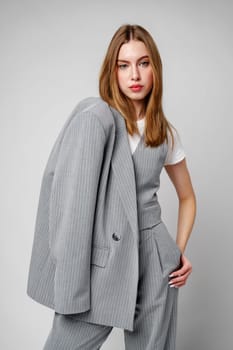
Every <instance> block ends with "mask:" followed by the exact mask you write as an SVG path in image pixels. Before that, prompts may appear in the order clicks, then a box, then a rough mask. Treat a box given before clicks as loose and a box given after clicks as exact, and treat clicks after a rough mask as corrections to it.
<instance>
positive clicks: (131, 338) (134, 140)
mask: <svg viewBox="0 0 233 350" xmlns="http://www.w3.org/2000/svg"><path fill="white" fill-rule="evenodd" d="M99 91H100V97H96V98H87V99H85V100H83V101H81V102H80V103H79V104H78V105H77V106H76V108H75V109H74V110H73V112H72V113H71V115H70V117H69V118H68V120H67V122H66V123H65V125H64V127H63V129H62V131H61V132H60V134H59V136H58V138H57V140H56V142H55V145H54V147H53V149H52V151H51V154H50V157H49V159H48V162H47V165H46V169H45V172H44V176H43V181H42V186H41V193H40V200H39V207H38V213H37V220H36V227H35V237H34V242H33V250H32V257H31V264H30V271H29V280H28V289H27V293H28V295H29V296H30V297H32V298H33V299H34V300H36V301H38V302H40V303H41V304H44V305H46V306H48V307H50V308H52V309H53V310H54V320H53V325H52V329H51V331H50V333H49V336H48V339H47V341H46V344H45V346H44V349H45V350H55V349H56V350H77V349H85V350H93V349H100V347H101V345H102V344H103V343H104V341H105V340H106V338H107V337H108V335H109V334H110V333H111V330H112V328H113V327H120V328H122V329H124V339H125V348H126V349H127V350H154V349H157V350H174V349H175V341H176V322H177V297H178V289H179V288H180V287H181V286H184V285H185V283H186V281H187V279H188V276H189V275H190V273H191V271H192V266H191V263H190V262H189V260H188V259H187V257H186V256H185V255H184V251H185V248H186V245H187V242H188V239H189V236H190V234H191V230H192V227H193V223H194V218H195V211H196V204H195V195H194V191H193V188H192V184H191V180H190V175H189V172H188V169H187V165H186V160H185V154H184V150H183V147H182V144H181V142H180V138H179V136H178V133H177V131H176V130H175V128H174V127H172V126H171V124H170V123H169V122H168V121H167V119H166V117H165V115H164V113H163V109H162V63H161V59H160V55H159V52H158V49H157V47H156V44H155V42H154V40H153V39H152V37H151V35H150V34H149V33H148V32H147V31H146V30H145V29H144V28H142V27H141V26H138V25H123V26H121V27H120V28H119V29H118V30H117V31H116V33H115V34H114V36H113V38H112V40H111V42H110V44H109V47H108V50H107V53H106V57H105V59H104V62H103V65H102V69H101V73H100V84H99ZM163 167H165V169H166V171H167V173H168V175H169V177H170V179H171V181H172V183H173V185H174V186H175V189H176V192H177V195H178V199H179V214H178V225H177V238H176V242H175V240H173V238H172V237H171V235H170V234H169V232H168V230H167V228H166V226H165V224H164V222H163V221H162V219H161V208H160V205H159V202H158V199H157V191H158V188H159V177H160V173H161V171H162V169H163Z"/></svg>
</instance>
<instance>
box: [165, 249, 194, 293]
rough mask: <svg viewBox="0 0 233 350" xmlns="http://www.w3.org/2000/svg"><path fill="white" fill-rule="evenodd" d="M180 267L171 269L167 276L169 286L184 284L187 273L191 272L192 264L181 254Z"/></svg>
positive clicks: (176, 286)
mask: <svg viewBox="0 0 233 350" xmlns="http://www.w3.org/2000/svg"><path fill="white" fill-rule="evenodd" d="M181 262H182V267H181V268H180V269H178V270H176V271H173V272H172V273H171V274H170V275H169V277H170V280H169V282H168V284H169V286H170V287H171V288H174V287H175V288H179V287H182V286H184V285H185V284H186V282H187V279H188V277H189V275H190V274H191V272H192V265H191V263H190V261H189V260H188V259H187V258H186V257H185V256H184V255H182V256H181Z"/></svg>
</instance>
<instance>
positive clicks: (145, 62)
mask: <svg viewBox="0 0 233 350" xmlns="http://www.w3.org/2000/svg"><path fill="white" fill-rule="evenodd" d="M140 65H141V66H142V67H147V66H148V65H149V61H142V62H140Z"/></svg>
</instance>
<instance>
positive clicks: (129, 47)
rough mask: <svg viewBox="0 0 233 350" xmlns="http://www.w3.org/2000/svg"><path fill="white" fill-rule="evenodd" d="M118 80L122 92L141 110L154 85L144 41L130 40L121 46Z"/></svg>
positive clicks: (118, 59)
mask: <svg viewBox="0 0 233 350" xmlns="http://www.w3.org/2000/svg"><path fill="white" fill-rule="evenodd" d="M117 80H118V86H119V89H120V90H121V92H122V93H123V94H124V95H126V96H127V97H128V98H130V99H131V100H132V102H133V104H134V106H135V108H136V111H137V112H139V111H140V109H141V107H142V105H143V102H144V99H145V97H146V96H147V95H148V93H149V92H150V91H151V89H152V86H153V72H152V68H151V65H150V62H149V55H148V51H147V48H146V46H145V44H144V43H143V42H142V41H138V40H130V41H129V42H128V43H125V44H123V45H122V46H121V48H120V51H119V54H118V58H117Z"/></svg>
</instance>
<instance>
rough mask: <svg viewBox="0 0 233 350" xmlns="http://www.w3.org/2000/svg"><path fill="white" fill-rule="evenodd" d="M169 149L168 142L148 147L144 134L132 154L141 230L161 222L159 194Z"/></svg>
mask: <svg viewBox="0 0 233 350" xmlns="http://www.w3.org/2000/svg"><path fill="white" fill-rule="evenodd" d="M167 149H168V148H167V143H166V142H164V143H163V144H162V145H160V146H159V147H146V145H145V144H144V134H143V135H142V137H141V139H140V141H139V143H138V145H137V147H136V149H135V151H134V152H133V154H132V158H133V163H134V171H135V180H136V189H137V206H138V224H139V229H140V230H142V229H144V228H146V227H148V226H153V225H155V224H157V223H159V222H161V208H160V205H159V202H158V197H157V192H158V189H159V186H160V173H161V171H162V169H163V165H164V162H165V159H166V154H167Z"/></svg>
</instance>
